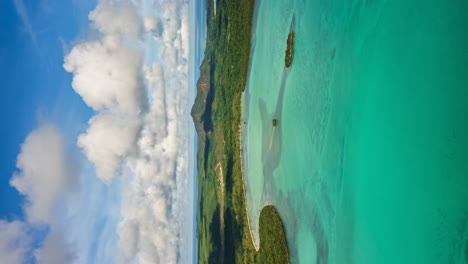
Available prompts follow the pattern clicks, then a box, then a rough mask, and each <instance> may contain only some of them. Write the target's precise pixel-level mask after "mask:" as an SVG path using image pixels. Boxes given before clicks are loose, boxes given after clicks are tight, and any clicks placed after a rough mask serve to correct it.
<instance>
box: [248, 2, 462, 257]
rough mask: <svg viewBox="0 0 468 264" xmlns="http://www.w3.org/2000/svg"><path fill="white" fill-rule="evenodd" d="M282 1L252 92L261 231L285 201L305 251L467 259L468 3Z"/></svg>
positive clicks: (274, 7)
mask: <svg viewBox="0 0 468 264" xmlns="http://www.w3.org/2000/svg"><path fill="white" fill-rule="evenodd" d="M272 2H273V1H261V2H260V1H258V2H257V6H256V8H257V10H256V26H255V28H254V31H253V32H254V43H253V50H252V58H251V65H250V66H251V69H250V73H249V82H248V89H247V91H246V93H245V95H244V96H245V98H244V119H245V121H246V124H245V125H244V129H243V139H244V142H243V149H244V171H245V173H246V177H245V179H246V187H247V200H248V210H249V215H250V217H251V223H252V227H253V229H254V233H255V230H256V226H257V224H258V216H259V212H260V209H261V208H262V207H263V205H265V204H274V205H276V206H277V208H278V210H279V213H280V214H281V216H282V217H283V220H284V223H285V226H286V231H287V236H288V240H289V244H290V250H291V254H292V258H293V259H292V262H293V263H301V264H302V263H338V264H340V263H371V264H374V263H392V264H393V263H438V264H439V263H467V262H468V261H467V257H466V254H467V253H466V250H467V249H466V248H467V243H468V242H467V239H468V68H466V65H467V64H468V34H466V33H465V32H466V28H468V16H467V15H466V14H467V13H468V3H467V2H466V1H450V3H445V2H442V1H410V2H407V1H386V2H384V1H376V0H373V1H325V0H318V1H287V0H284V1H274V3H272ZM293 18H294V20H295V22H294V24H295V28H294V30H295V49H294V57H293V63H292V67H291V69H290V70H288V71H286V72H285V71H284V52H285V48H286V38H287V34H288V32H289V30H290V26H291V23H292V21H293ZM282 82H284V85H282ZM282 88H283V89H282ZM273 118H276V119H278V126H277V127H275V128H273V127H272V125H271V120H272V119H273Z"/></svg>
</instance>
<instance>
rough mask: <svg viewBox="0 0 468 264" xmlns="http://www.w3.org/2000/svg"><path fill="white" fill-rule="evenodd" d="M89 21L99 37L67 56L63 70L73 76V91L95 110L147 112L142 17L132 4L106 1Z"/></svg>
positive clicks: (75, 48) (78, 47)
mask: <svg viewBox="0 0 468 264" xmlns="http://www.w3.org/2000/svg"><path fill="white" fill-rule="evenodd" d="M89 18H90V20H91V21H93V24H92V25H93V27H94V28H95V29H97V30H98V32H99V33H100V35H99V38H98V39H97V40H93V41H87V42H83V43H81V44H78V45H76V46H75V47H74V48H73V49H72V50H71V52H70V53H69V54H68V55H67V56H66V57H65V63H64V68H65V70H67V71H68V72H71V73H73V82H72V86H73V89H74V90H75V91H76V92H77V93H78V94H79V95H80V96H81V97H82V98H83V100H84V101H85V102H86V104H87V105H88V106H90V107H92V108H93V109H94V110H103V109H105V108H107V109H113V110H115V111H119V112H123V113H130V112H138V111H140V110H144V108H145V103H146V99H145V93H144V87H143V83H142V77H141V67H142V64H141V63H142V62H141V57H142V54H141V49H139V48H138V46H139V42H140V41H141V39H140V38H141V32H142V28H143V25H142V23H143V22H142V19H141V17H139V16H138V14H137V13H136V9H135V7H134V6H133V5H132V4H130V3H127V2H116V1H103V2H101V3H100V4H99V5H98V6H97V7H96V9H95V10H94V11H92V12H91V13H90V14H89Z"/></svg>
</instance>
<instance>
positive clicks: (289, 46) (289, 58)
mask: <svg viewBox="0 0 468 264" xmlns="http://www.w3.org/2000/svg"><path fill="white" fill-rule="evenodd" d="M293 44H294V32H289V34H288V40H287V47H286V55H285V56H284V63H285V65H286V68H289V66H291V63H292V56H293Z"/></svg>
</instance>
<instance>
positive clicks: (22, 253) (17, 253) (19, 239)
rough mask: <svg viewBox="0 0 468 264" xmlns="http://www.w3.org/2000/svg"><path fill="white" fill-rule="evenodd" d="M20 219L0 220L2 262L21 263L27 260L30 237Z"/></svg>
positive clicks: (0, 256) (0, 253) (9, 263)
mask: <svg viewBox="0 0 468 264" xmlns="http://www.w3.org/2000/svg"><path fill="white" fill-rule="evenodd" d="M27 230H28V227H27V225H25V224H24V223H23V222H21V221H12V222H7V221H4V220H0V238H1V239H0V260H1V262H2V263H8V264H22V263H24V262H25V261H26V260H27V255H28V252H29V251H30V247H31V243H32V238H31V236H30V235H29V234H28V233H27Z"/></svg>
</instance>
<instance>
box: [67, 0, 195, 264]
mask: <svg viewBox="0 0 468 264" xmlns="http://www.w3.org/2000/svg"><path fill="white" fill-rule="evenodd" d="M143 2H144V3H143ZM104 3H106V4H104ZM109 3H110V4H109ZM109 3H107V2H104V1H101V2H100V4H99V5H98V7H97V8H96V10H95V11H93V12H91V14H90V15H89V18H90V19H91V20H92V21H93V24H92V26H93V28H94V29H96V30H98V31H99V32H100V37H99V38H98V39H97V40H91V41H87V42H83V43H81V44H78V45H77V46H75V48H73V49H72V51H71V52H70V54H69V55H67V57H66V58H65V64H64V67H65V69H66V70H67V71H69V72H72V73H73V75H74V77H73V88H74V89H75V91H77V92H78V94H80V95H81V96H82V97H83V100H84V101H85V102H86V103H87V104H88V105H89V106H91V107H92V108H94V109H95V110H97V111H100V112H98V113H97V115H96V116H95V117H93V118H92V119H91V120H90V122H89V128H88V130H87V131H86V132H85V133H84V134H83V135H81V136H80V137H79V139H78V145H79V146H80V147H81V148H82V149H83V150H84V153H85V155H86V156H87V158H88V159H89V160H90V161H91V162H92V163H93V164H94V165H95V167H96V174H97V176H98V177H99V178H100V179H102V180H103V181H104V182H110V181H111V180H112V179H113V178H114V177H116V176H117V175H118V174H119V171H120V168H128V169H129V170H130V171H131V174H132V175H133V179H132V180H131V183H130V184H128V185H126V186H127V187H126V190H124V196H123V198H122V201H121V212H120V213H121V216H122V221H121V223H120V224H119V225H118V230H117V232H118V234H119V237H120V241H119V246H120V248H121V250H122V252H121V253H122V254H123V256H122V258H121V259H119V260H120V261H122V262H124V263H127V262H131V261H132V260H135V259H138V261H139V263H142V264H144V263H176V262H177V260H178V259H181V257H180V256H181V252H182V251H184V250H186V249H185V248H181V236H183V234H181V233H180V230H181V225H182V224H183V223H181V221H185V220H187V221H191V220H192V217H191V216H190V217H187V216H185V215H184V210H183V205H182V202H187V201H186V199H185V198H183V196H184V195H187V186H186V183H187V177H188V147H189V146H188V134H189V133H190V127H189V125H188V124H189V122H191V121H190V120H191V119H190V115H189V113H190V107H191V102H190V100H189V97H190V94H191V92H190V91H189V87H188V80H187V75H188V63H187V60H188V47H189V43H188V3H187V2H184V1H161V2H158V1H154V0H147V1H141V2H140V3H141V4H142V5H144V6H146V7H148V6H156V7H158V8H159V9H158V10H157V11H155V12H151V13H152V14H153V15H146V14H145V17H144V18H143V15H142V14H139V15H138V17H137V16H135V14H137V13H138V12H136V11H135V10H133V11H132V10H130V9H133V8H135V7H134V6H132V5H130V4H126V5H123V4H118V3H121V2H117V1H109ZM147 11H148V10H145V12H147ZM155 14H157V15H155ZM142 31H146V32H151V33H150V34H152V35H153V36H154V38H151V39H148V40H147V41H151V42H152V43H151V44H152V45H154V46H155V47H158V57H159V58H158V60H159V61H160V62H152V63H151V64H149V65H143V62H142V61H143V60H142V59H141V57H142V54H141V50H140V49H139V48H140V46H139V45H137V44H135V43H139V42H140V41H141V34H142ZM155 42H156V43H155ZM116 51H121V52H122V54H123V55H121V56H116V55H115V54H116V53H117V52H116ZM127 51H128V53H127ZM131 54H133V57H131ZM132 58H138V60H132ZM116 68H117V69H116ZM114 71H119V72H121V74H116V75H115V74H109V73H113V72H114ZM139 78H140V79H141V80H140V79H139ZM136 80H137V81H136ZM143 84H144V85H143ZM146 93H147V94H148V95H149V97H150V98H146V99H145V98H144V96H142V95H145V94H146ZM142 98H143V99H142ZM140 99H141V100H140ZM147 104H149V105H147ZM185 224H187V223H185ZM116 255H118V254H116ZM182 262H184V261H182Z"/></svg>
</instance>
